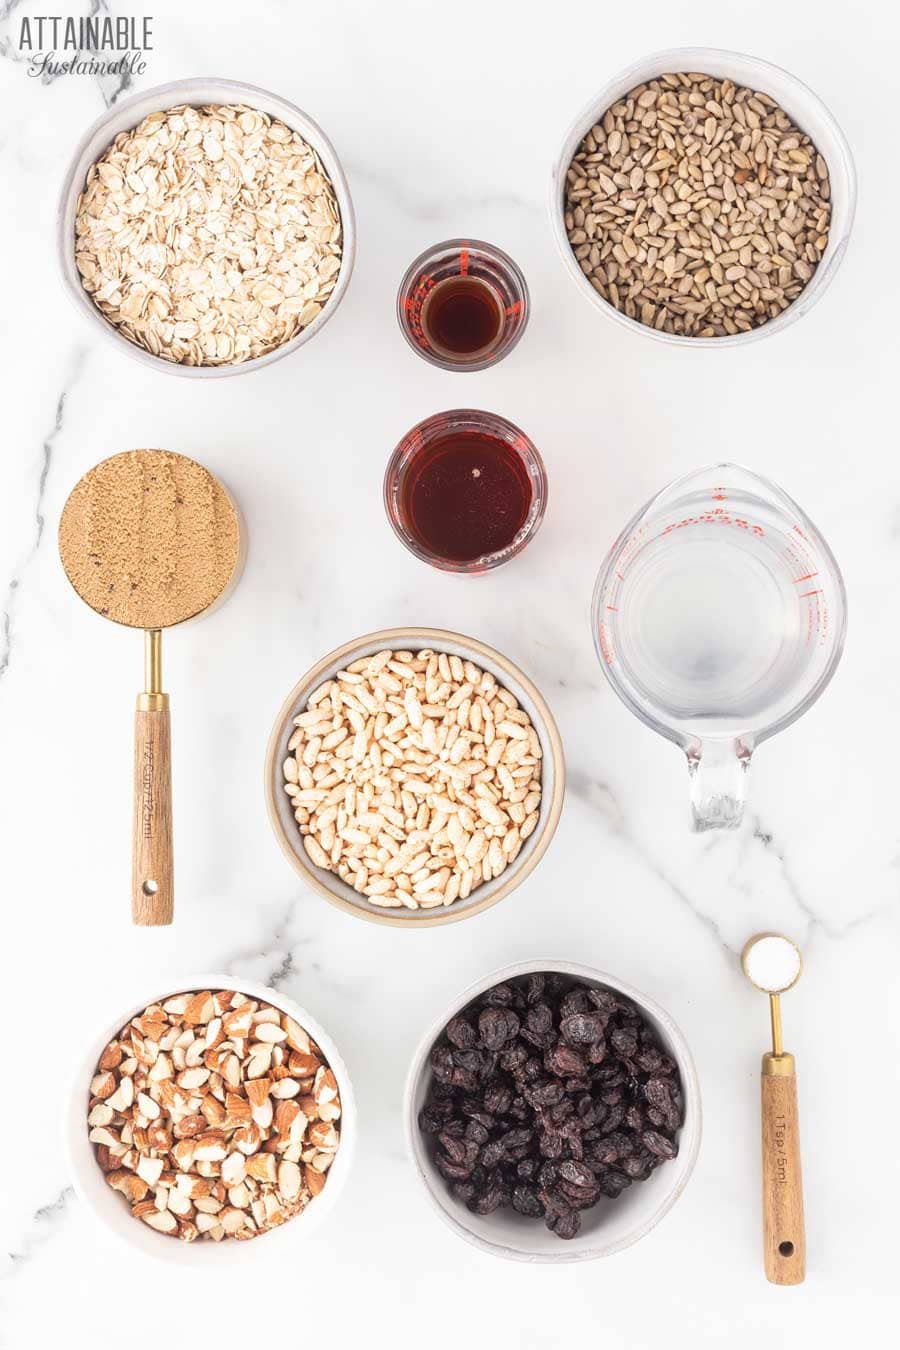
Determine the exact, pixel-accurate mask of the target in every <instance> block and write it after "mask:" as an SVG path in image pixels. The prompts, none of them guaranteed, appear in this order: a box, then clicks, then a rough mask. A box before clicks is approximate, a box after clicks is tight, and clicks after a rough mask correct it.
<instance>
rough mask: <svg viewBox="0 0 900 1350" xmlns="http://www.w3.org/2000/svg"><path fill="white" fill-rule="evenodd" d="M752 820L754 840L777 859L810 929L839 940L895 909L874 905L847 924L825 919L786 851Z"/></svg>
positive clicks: (786, 884)
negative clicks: (806, 893)
mask: <svg viewBox="0 0 900 1350" xmlns="http://www.w3.org/2000/svg"><path fill="white" fill-rule="evenodd" d="M751 820H752V824H753V838H754V839H755V840H757V841H759V843H761V844H762V846H763V848H765V849H767V850H768V851H769V852H771V853H772V855H773V856H774V857H775V858H777V860H778V862H779V864H780V866H781V872H782V876H783V877H784V884H785V886H786V887H787V889H788V892H789V893H790V896H791V899H792V900H793V901H794V904H795V905H796V906H797V908H798V909H799V910H800V913H801V914H802V915H803V917H804V918H805V919H806V921H807V925H808V928H809V929H813V928H821V930H822V932H823V933H824V934H825V936H826V937H829V938H833V939H835V940H837V939H839V938H842V937H845V936H846V934H847V933H850V932H852V931H853V929H855V928H859V927H861V926H862V925H863V924H867V923H870V922H871V921H872V920H875V919H879V918H881V917H882V915H884V914H887V913H888V912H889V910H890V909H891V908H893V906H892V905H890V904H884V905H874V906H873V907H872V908H871V909H867V910H864V911H863V913H862V914H857V915H856V917H855V918H853V919H848V920H847V922H846V923H842V924H838V923H831V922H829V921H828V920H827V919H825V918H823V917H822V915H821V914H819V913H817V911H816V910H815V909H813V907H812V905H811V904H810V903H809V901H808V900H806V899H805V898H804V896H803V894H802V892H801V890H800V887H799V886H798V884H797V882H796V880H795V878H794V875H793V873H792V871H791V868H790V865H789V864H788V861H787V858H786V857H785V852H784V849H783V848H781V847H780V846H779V845H777V844H776V843H775V842H774V839H773V836H772V834H771V833H770V832H769V831H768V830H764V829H763V827H762V825H761V824H760V821H759V817H758V816H753V817H752V818H751Z"/></svg>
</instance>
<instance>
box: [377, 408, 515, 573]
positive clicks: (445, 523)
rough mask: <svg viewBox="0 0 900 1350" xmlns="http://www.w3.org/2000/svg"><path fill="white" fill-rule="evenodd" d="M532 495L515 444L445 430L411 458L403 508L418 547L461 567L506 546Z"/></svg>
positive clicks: (477, 433)
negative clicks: (445, 431) (461, 564)
mask: <svg viewBox="0 0 900 1350" xmlns="http://www.w3.org/2000/svg"><path fill="white" fill-rule="evenodd" d="M533 495H534V494H533V490H532V485H531V478H530V476H529V473H528V470H527V468H526V466H525V464H524V463H523V461H522V458H521V456H520V455H519V453H518V452H517V450H516V449H515V448H514V447H513V446H511V445H508V444H507V443H506V441H503V440H500V439H499V438H498V437H496V436H490V435H488V434H487V433H486V432H483V431H448V432H447V433H446V434H445V435H443V436H441V437H439V438H438V439H437V440H435V441H432V442H431V444H430V445H428V446H426V447H424V448H423V449H422V450H420V451H419V453H418V454H417V455H415V456H414V457H413V460H412V462H411V463H410V465H409V467H408V469H407V471H406V475H405V478H404V482H403V488H402V492H401V509H402V515H403V517H404V518H405V523H406V526H407V528H408V529H409V531H410V533H411V534H412V535H413V536H414V537H415V538H416V539H417V540H418V542H419V544H420V545H421V546H422V548H424V549H425V550H426V551H427V552H429V553H431V554H432V555H433V556H434V557H437V558H443V559H445V560H446V561H448V562H463V563H465V562H474V561H475V560H476V559H478V558H483V557H488V556H490V555H492V554H496V553H500V552H501V551H502V550H503V549H505V548H508V547H509V545H510V544H511V543H512V542H513V540H514V539H515V537H516V535H517V534H518V533H519V531H520V530H521V528H522V526H523V525H524V524H525V522H526V520H527V519H528V513H529V511H530V509H531V503H532V499H533Z"/></svg>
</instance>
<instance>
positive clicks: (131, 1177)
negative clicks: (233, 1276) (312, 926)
mask: <svg viewBox="0 0 900 1350" xmlns="http://www.w3.org/2000/svg"><path fill="white" fill-rule="evenodd" d="M170 987H171V988H172V989H173V990H174V992H163V993H162V994H161V993H160V991H159V986H158V985H157V987H156V988H155V989H154V990H152V991H151V993H150V995H149V996H148V997H144V998H138V999H136V1000H135V1001H133V1002H132V1003H131V1005H130V1008H129V1010H128V1011H127V1012H125V1013H124V1014H123V1015H121V1016H119V1017H117V1018H115V1019H114V1020H113V1021H111V1022H110V1023H108V1024H107V1026H106V1027H105V1028H104V1029H103V1031H102V1033H101V1034H100V1035H99V1036H98V1037H96V1038H95V1040H94V1041H93V1043H92V1044H91V1045H90V1046H89V1048H88V1050H87V1052H86V1053H85V1055H84V1056H83V1058H82V1061H81V1064H80V1066H79V1068H78V1070H77V1072H76V1074H75V1077H74V1079H73V1082H72V1088H71V1091H70V1093H69V1101H68V1108H67V1112H66V1117H65V1136H66V1137H65V1143H66V1147H67V1152H68V1155H69V1160H70V1165H71V1171H72V1175H73V1180H74V1184H75V1189H76V1192H77V1193H78V1195H79V1197H80V1198H81V1199H82V1200H83V1201H84V1203H85V1204H86V1205H87V1206H88V1208H89V1209H90V1210H91V1211H92V1213H93V1214H94V1215H95V1216H96V1217H97V1218H98V1219H99V1220H101V1221H102V1222H103V1223H104V1224H105V1225H106V1227H107V1228H108V1229H110V1230H112V1231H113V1232H114V1233H116V1234H117V1235H118V1236H119V1237H120V1238H122V1239H123V1240H124V1241H126V1242H129V1243H130V1244H131V1245H132V1246H134V1247H137V1248H139V1249H140V1250H142V1251H144V1252H146V1253H148V1254H149V1255H151V1256H156V1257H158V1258H160V1259H162V1260H169V1261H177V1262H182V1263H183V1262H185V1261H187V1262H189V1263H194V1264H197V1263H200V1264H203V1263H204V1262H212V1263H216V1262H217V1261H218V1262H221V1261H223V1260H227V1259H228V1258H229V1257H231V1258H233V1259H235V1260H239V1261H245V1260H246V1259H247V1258H248V1254H253V1253H255V1252H258V1251H259V1250H260V1249H262V1250H263V1251H265V1252H267V1253H269V1254H271V1253H272V1251H273V1249H274V1248H275V1247H276V1246H277V1245H278V1244H280V1249H281V1251H282V1252H284V1253H288V1254H289V1252H290V1247H289V1246H288V1244H289V1243H290V1242H291V1240H292V1239H297V1238H301V1239H302V1238H303V1237H307V1236H309V1234H310V1233H311V1232H312V1231H313V1229H314V1228H317V1227H318V1225H319V1224H320V1223H321V1221H322V1220H323V1219H324V1218H326V1216H327V1215H328V1213H329V1212H330V1210H331V1209H332V1208H333V1206H334V1204H335V1203H336V1201H337V1199H338V1196H339V1194H340V1192H341V1190H342V1188H343V1186H344V1182H345V1180H346V1177H347V1173H348V1171H349V1167H350V1161H351V1153H352V1150H353V1145H354V1138H355V1125H356V1114H355V1107H354V1101H353V1092H352V1088H351V1085H350V1080H349V1077H348V1074H347V1070H346V1068H345V1067H344V1062H343V1060H342V1059H341V1056H340V1053H339V1052H338V1050H337V1047H336V1046H335V1045H334V1043H333V1041H332V1040H331V1038H330V1037H329V1036H328V1034H327V1032H325V1030H324V1029H323V1028H322V1027H321V1026H320V1025H319V1024H318V1022H317V1021H316V1020H315V1018H313V1017H312V1016H311V1014H310V1013H308V1012H307V1011H306V1009H304V1008H301V1007H299V1006H298V1005H297V1004H295V1003H294V1002H293V1000H291V999H289V998H287V997H286V996H285V995H284V994H282V993H281V992H280V991H276V990H273V989H268V988H266V987H265V986H264V985H260V984H256V983H255V982H254V981H252V980H244V979H235V978H234V977H232V976H228V975H198V976H194V977H191V978H188V979H184V980H179V981H176V982H175V983H174V985H172V986H170ZM251 1239H252V1240H251ZM261 1239H262V1241H261Z"/></svg>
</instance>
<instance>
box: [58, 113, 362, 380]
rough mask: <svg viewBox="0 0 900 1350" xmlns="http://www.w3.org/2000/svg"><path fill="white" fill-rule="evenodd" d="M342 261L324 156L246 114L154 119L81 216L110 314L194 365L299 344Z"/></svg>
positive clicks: (116, 148) (98, 184) (78, 251)
mask: <svg viewBox="0 0 900 1350" xmlns="http://www.w3.org/2000/svg"><path fill="white" fill-rule="evenodd" d="M341 252H342V235H341V219H340V212H339V209H338V204H337V199H336V197H335V193H334V188H333V187H332V184H331V182H330V180H329V178H328V176H327V174H326V173H325V170H324V169H323V167H322V164H321V162H320V160H319V158H318V156H317V155H316V152H315V151H314V150H313V149H312V147H311V146H309V145H308V144H307V143H306V141H304V140H303V138H302V137H301V136H300V135H299V134H298V133H297V132H296V131H292V130H291V129H290V127H287V126H285V124H284V123H283V122H279V121H276V120H273V119H272V118H270V117H268V116H267V115H266V114H265V113H261V112H258V111H257V110H256V109H255V108H249V107H243V106H240V105H235V106H210V107H205V108H193V107H187V106H182V107H177V108H169V109H166V110H165V111H161V112H156V113H151V115H150V116H149V117H145V118H144V120H143V122H141V123H140V125H139V126H136V127H134V128H133V129H132V130H131V131H124V132H121V133H120V134H119V135H118V136H117V137H116V138H115V140H114V141H113V143H112V145H111V146H110V147H109V149H108V150H107V151H106V152H105V154H103V155H102V156H101V158H100V159H99V160H97V162H96V163H95V164H93V165H92V166H91V168H90V170H89V171H88V175H87V182H86V184H85V188H84V191H83V192H82V194H81V196H80V197H79V199H78V204H77V207H76V216H75V262H76V265H77V267H78V271H79V272H80V274H81V278H82V284H83V285H84V288H85V290H86V291H87V292H88V293H89V295H90V296H91V297H92V299H93V301H94V303H95V305H96V306H97V308H98V309H99V310H100V312H101V313H102V314H103V315H104V317H105V318H107V319H108V320H109V322H110V323H111V324H113V325H114V326H115V327H116V328H117V329H118V331H119V332H120V333H121V334H122V335H123V337H126V338H128V340H129V341H130V342H134V343H135V344H136V345H137V346H139V347H143V348H144V349H145V350H146V351H149V352H151V353H152V354H153V355H154V356H159V357H161V358H162V359H163V360H165V361H172V362H177V363H181V364H184V365H190V366H216V365H231V364H237V363H240V362H243V361H249V360H251V359H253V358H254V357H257V356H263V355H264V354H265V353H266V352H270V351H272V350H273V349H274V348H276V347H279V346H281V345H282V343H285V342H289V341H290V340H291V338H293V337H295V336H296V335H297V334H298V333H299V332H300V331H301V330H302V329H304V328H306V327H307V326H308V325H309V324H310V323H312V321H313V320H314V319H315V318H316V317H317V315H318V314H319V313H321V311H322V308H323V306H324V305H325V304H326V303H327V301H328V298H329V296H330V295H331V293H332V291H333V290H334V287H335V284H336V282H337V278H338V273H339V272H340V267H341Z"/></svg>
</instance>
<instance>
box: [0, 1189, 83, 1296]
mask: <svg viewBox="0 0 900 1350" xmlns="http://www.w3.org/2000/svg"><path fill="white" fill-rule="evenodd" d="M74 1199H75V1192H74V1191H73V1189H72V1187H71V1186H64V1187H63V1189H62V1190H61V1191H60V1192H59V1194H58V1195H56V1196H55V1197H54V1198H53V1199H52V1200H50V1201H48V1202H47V1204H45V1205H41V1206H40V1207H39V1208H38V1209H36V1210H35V1211H34V1213H33V1214H32V1216H31V1221H30V1223H29V1225H28V1228H27V1229H26V1231H25V1232H24V1233H23V1235H22V1237H21V1238H20V1240H19V1242H18V1244H17V1247H16V1250H15V1251H11V1252H8V1253H7V1257H8V1261H7V1268H6V1270H5V1271H3V1272H2V1274H0V1279H6V1280H8V1279H11V1278H12V1276H13V1275H16V1274H18V1272H19V1270H20V1269H21V1268H22V1266H23V1265H25V1263H26V1262H27V1261H29V1260H30V1259H31V1257H32V1256H33V1255H34V1253H35V1252H36V1251H38V1250H39V1249H40V1248H41V1247H43V1246H44V1244H45V1243H47V1242H49V1241H50V1240H51V1238H53V1237H54V1236H55V1235H56V1232H57V1231H58V1229H59V1227H60V1224H61V1223H62V1221H63V1220H64V1219H65V1216H66V1214H67V1213H68V1212H69V1208H70V1206H71V1202H72V1201H73V1200H74Z"/></svg>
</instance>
